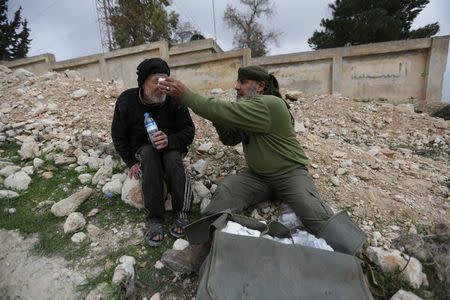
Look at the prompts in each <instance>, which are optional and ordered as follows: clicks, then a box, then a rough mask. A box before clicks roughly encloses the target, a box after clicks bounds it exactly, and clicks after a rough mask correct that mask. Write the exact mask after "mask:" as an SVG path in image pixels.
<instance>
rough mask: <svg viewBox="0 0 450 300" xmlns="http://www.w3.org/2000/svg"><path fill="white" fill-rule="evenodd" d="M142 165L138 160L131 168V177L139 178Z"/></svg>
mask: <svg viewBox="0 0 450 300" xmlns="http://www.w3.org/2000/svg"><path fill="white" fill-rule="evenodd" d="M140 165H141V164H140V163H139V162H137V163H135V164H134V165H133V166H132V167H131V168H130V172H129V175H130V179H133V177H134V178H136V179H139V178H138V171H139V167H140Z"/></svg>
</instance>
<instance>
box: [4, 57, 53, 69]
mask: <svg viewBox="0 0 450 300" xmlns="http://www.w3.org/2000/svg"><path fill="white" fill-rule="evenodd" d="M54 63H55V56H54V55H53V54H50V53H46V54H41V55H37V56H33V57H27V58H21V59H16V60H13V61H0V64H2V65H5V66H7V67H8V68H10V69H12V70H15V69H21V68H22V69H26V70H28V71H30V72H32V73H34V74H45V73H47V72H49V71H52V65H53V64H54Z"/></svg>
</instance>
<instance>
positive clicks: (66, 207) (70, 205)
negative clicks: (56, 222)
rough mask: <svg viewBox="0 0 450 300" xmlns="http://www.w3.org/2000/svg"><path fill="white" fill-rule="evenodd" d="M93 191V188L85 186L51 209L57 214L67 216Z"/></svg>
mask: <svg viewBox="0 0 450 300" xmlns="http://www.w3.org/2000/svg"><path fill="white" fill-rule="evenodd" d="M91 193H92V189H91V188H88V187H85V188H83V189H82V190H81V191H79V192H77V193H75V194H73V195H71V196H69V197H67V198H65V199H63V200H61V201H59V202H57V203H55V204H53V206H52V208H51V211H52V213H53V214H54V215H55V216H58V217H62V216H67V215H69V214H70V213H72V212H74V211H75V210H76V209H77V208H78V206H79V205H80V204H81V203H83V202H84V201H85V200H86V199H87V198H88V197H89V196H90V195H91Z"/></svg>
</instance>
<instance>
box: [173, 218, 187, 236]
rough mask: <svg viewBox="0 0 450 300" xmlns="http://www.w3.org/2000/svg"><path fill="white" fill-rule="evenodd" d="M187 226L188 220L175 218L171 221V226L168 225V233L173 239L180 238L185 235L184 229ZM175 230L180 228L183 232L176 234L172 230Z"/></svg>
mask: <svg viewBox="0 0 450 300" xmlns="http://www.w3.org/2000/svg"><path fill="white" fill-rule="evenodd" d="M188 225H189V220H188V219H187V218H182V217H176V218H174V219H173V221H172V225H170V228H169V232H170V234H171V235H172V236H173V237H176V238H181V237H183V236H184V234H185V233H184V227H186V226H188ZM175 228H181V229H183V232H182V233H178V232H176V231H175V230H174V229H175Z"/></svg>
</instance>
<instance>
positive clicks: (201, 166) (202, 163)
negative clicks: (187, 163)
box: [192, 159, 208, 176]
mask: <svg viewBox="0 0 450 300" xmlns="http://www.w3.org/2000/svg"><path fill="white" fill-rule="evenodd" d="M207 166H208V161H206V160H204V159H199V160H198V161H196V162H195V163H194V164H193V165H192V167H193V168H194V170H195V171H197V173H198V174H200V176H203V175H204V174H205V170H206V167H207Z"/></svg>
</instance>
